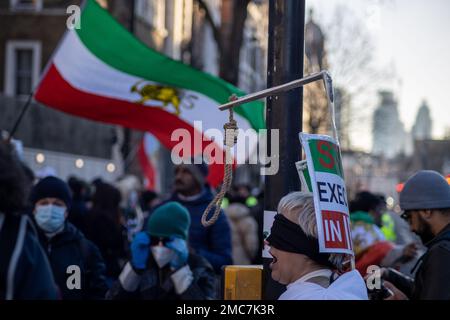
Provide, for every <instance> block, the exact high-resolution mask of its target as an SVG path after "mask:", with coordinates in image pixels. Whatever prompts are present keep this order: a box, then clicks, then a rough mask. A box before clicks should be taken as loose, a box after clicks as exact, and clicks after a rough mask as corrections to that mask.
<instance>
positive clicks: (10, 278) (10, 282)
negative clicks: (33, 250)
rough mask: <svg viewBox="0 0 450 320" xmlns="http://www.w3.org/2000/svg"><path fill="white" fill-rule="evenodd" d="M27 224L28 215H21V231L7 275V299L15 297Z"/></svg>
mask: <svg viewBox="0 0 450 320" xmlns="http://www.w3.org/2000/svg"><path fill="white" fill-rule="evenodd" d="M27 225H28V217H27V216H26V215H22V216H21V217H20V225H19V232H18V233H17V238H16V242H15V246H14V250H13V253H12V255H11V260H10V262H9V266H8V272H7V277H6V292H5V299H6V300H12V299H13V298H14V280H15V275H16V270H17V264H18V262H19V258H20V255H21V254H22V249H23V245H24V242H25V235H26V231H27Z"/></svg>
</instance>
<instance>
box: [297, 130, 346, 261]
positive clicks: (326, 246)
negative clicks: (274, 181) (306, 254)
mask: <svg viewBox="0 0 450 320" xmlns="http://www.w3.org/2000/svg"><path fill="white" fill-rule="evenodd" d="M300 141H301V143H302V146H303V149H304V150H305V154H306V161H307V167H308V173H309V177H310V180H311V188H312V192H313V194H314V208H315V211H316V218H317V231H318V236H319V246H320V251H321V252H334V253H346V254H353V248H352V241H351V235H350V219H349V210H348V201H347V192H346V189H345V182H344V171H343V169H342V161H341V153H340V150H339V145H338V144H337V143H336V141H335V140H333V139H332V138H331V137H329V136H325V135H317V134H306V133H300Z"/></svg>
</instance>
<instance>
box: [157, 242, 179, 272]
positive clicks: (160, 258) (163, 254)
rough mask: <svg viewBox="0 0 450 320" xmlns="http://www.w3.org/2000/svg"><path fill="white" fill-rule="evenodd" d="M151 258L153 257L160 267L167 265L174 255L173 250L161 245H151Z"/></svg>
mask: <svg viewBox="0 0 450 320" xmlns="http://www.w3.org/2000/svg"><path fill="white" fill-rule="evenodd" d="M151 250H152V254H153V258H155V261H156V264H157V265H158V267H159V268H160V269H161V268H163V267H164V266H165V265H167V264H168V263H169V262H170V261H171V260H172V259H173V257H174V256H175V252H173V250H171V249H169V248H166V247H163V246H153V247H151Z"/></svg>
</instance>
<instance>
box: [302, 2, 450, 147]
mask: <svg viewBox="0 0 450 320" xmlns="http://www.w3.org/2000/svg"><path fill="white" fill-rule="evenodd" d="M342 4H343V5H345V6H346V7H348V8H349V10H352V11H353V12H354V13H355V15H356V16H358V17H359V18H360V19H361V20H362V21H364V23H365V25H366V27H367V28H368V30H369V32H370V34H371V37H372V41H373V44H374V45H375V48H376V52H375V62H376V66H379V67H380V68H389V69H390V70H392V71H394V72H395V74H396V77H394V78H389V79H386V80H383V81H382V83H381V84H380V89H390V90H393V91H394V94H395V96H396V98H397V99H398V102H399V112H400V119H401V121H402V122H403V123H404V124H405V127H406V129H407V130H410V129H411V127H412V125H413V123H414V121H415V117H416V113H417V110H418V108H419V107H420V105H421V102H422V100H423V99H426V100H427V101H428V105H429V107H430V109H431V117H432V120H433V133H432V134H433V137H434V138H441V137H442V136H443V135H444V132H445V128H446V127H450V102H449V99H448V97H449V94H450V79H449V72H450V1H449V0H307V7H311V6H312V7H313V8H314V9H315V16H316V17H317V19H321V20H322V21H324V22H325V23H326V21H328V20H329V19H330V17H331V15H332V14H333V12H334V10H335V7H336V6H337V5H342ZM319 23H320V21H319ZM371 101H372V102H371V103H370V106H368V107H369V108H371V110H373V109H374V108H375V106H376V104H377V102H378V100H377V97H376V96H375V95H374V96H373V97H372V100H371ZM367 118H368V119H366V122H367V123H366V124H365V125H361V124H358V126H357V128H355V127H354V128H353V132H354V134H353V137H352V138H353V139H352V142H353V144H354V145H355V146H357V147H362V148H365V149H368V148H369V147H370V145H371V133H370V125H371V123H370V120H371V119H369V117H367ZM356 136H357V137H356Z"/></svg>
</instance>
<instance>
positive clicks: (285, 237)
mask: <svg viewBox="0 0 450 320" xmlns="http://www.w3.org/2000/svg"><path fill="white" fill-rule="evenodd" d="M266 241H267V242H268V243H269V245H270V246H273V247H275V248H277V249H280V250H283V251H287V252H292V253H299V254H304V255H305V256H308V257H309V258H310V259H312V260H314V261H316V262H317V263H320V264H321V265H324V266H329V267H332V268H333V265H332V264H331V263H330V262H329V261H328V259H329V257H330V255H329V254H328V253H321V252H319V242H318V240H317V239H315V238H313V237H308V236H307V235H306V234H305V232H304V231H303V230H302V228H301V227H300V226H299V225H298V224H295V223H293V222H292V221H290V220H288V219H287V218H286V217H285V216H283V215H281V214H277V215H275V219H274V221H273V225H272V228H271V229H270V236H269V237H267V239H266Z"/></svg>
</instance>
